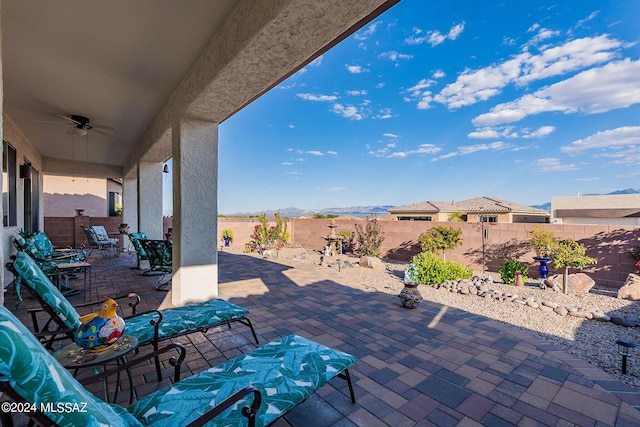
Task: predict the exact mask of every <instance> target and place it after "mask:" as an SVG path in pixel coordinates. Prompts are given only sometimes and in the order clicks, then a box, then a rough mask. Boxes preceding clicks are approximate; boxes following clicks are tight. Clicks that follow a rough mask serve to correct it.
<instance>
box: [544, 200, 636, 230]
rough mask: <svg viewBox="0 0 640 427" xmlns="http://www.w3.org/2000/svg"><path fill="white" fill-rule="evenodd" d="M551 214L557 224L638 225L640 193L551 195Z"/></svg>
mask: <svg viewBox="0 0 640 427" xmlns="http://www.w3.org/2000/svg"><path fill="white" fill-rule="evenodd" d="M551 217H552V222H554V223H559V224H598V225H640V194H607V195H602V196H569V197H552V198H551Z"/></svg>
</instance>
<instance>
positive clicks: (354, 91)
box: [347, 89, 367, 96]
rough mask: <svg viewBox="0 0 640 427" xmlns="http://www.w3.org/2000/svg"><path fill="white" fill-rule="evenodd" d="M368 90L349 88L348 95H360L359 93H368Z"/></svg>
mask: <svg viewBox="0 0 640 427" xmlns="http://www.w3.org/2000/svg"><path fill="white" fill-rule="evenodd" d="M366 94H367V91H366V90H364V89H362V90H348V91H347V95H351V96H358V95H366Z"/></svg>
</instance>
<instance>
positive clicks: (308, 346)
mask: <svg viewBox="0 0 640 427" xmlns="http://www.w3.org/2000/svg"><path fill="white" fill-rule="evenodd" d="M0 340H1V341H2V342H3V344H4V345H2V346H0V391H2V393H3V394H4V396H7V397H8V398H10V399H11V400H12V401H14V402H18V403H21V404H22V405H21V407H29V408H32V407H33V408H37V409H38V410H39V411H33V412H32V411H23V412H27V415H29V416H31V417H33V418H35V419H36V421H37V422H38V423H40V424H41V425H51V424H55V425H70V426H94V425H105V426H106V425H109V426H143V425H144V426H160V425H162V426H165V425H175V426H187V425H197V426H202V425H205V424H207V423H209V422H211V425H229V426H231V425H233V426H240V425H247V424H248V425H249V426H266V425H269V424H271V423H273V422H274V421H275V420H277V419H278V418H280V417H281V416H282V415H284V414H285V413H287V412H288V411H289V410H291V409H293V408H294V407H295V406H296V405H298V404H299V403H300V402H302V401H303V400H305V399H306V398H308V397H309V396H311V394H313V393H314V392H315V391H316V390H318V389H319V388H320V387H322V386H323V385H324V384H326V383H327V382H329V381H330V380H332V379H333V378H335V377H336V376H337V377H340V378H343V379H345V380H346V381H347V384H348V386H349V392H350V395H351V401H352V403H355V396H354V393H353V386H352V383H351V377H350V375H349V370H348V369H349V368H350V367H351V366H353V365H354V364H355V363H356V362H357V359H356V358H355V357H353V356H351V355H349V354H347V353H343V352H340V351H337V350H334V349H331V348H329V347H325V346H323V345H321V344H318V343H315V342H313V341H310V340H308V339H305V338H302V337H299V336H296V335H289V336H287V337H285V338H282V339H279V340H276V341H272V342H270V343H268V344H265V345H263V346H262V347H259V348H257V349H255V350H253V351H252V352H250V353H247V354H243V355H240V356H237V357H235V358H233V359H230V360H227V361H226V362H223V363H222V364H220V365H218V366H215V367H213V368H210V369H208V370H206V371H203V372H200V373H198V374H196V375H193V376H191V377H189V378H186V379H183V380H181V381H177V382H175V383H174V384H171V385H169V386H167V387H164V388H162V389H160V390H157V391H155V392H152V393H151V394H149V395H147V396H144V397H142V398H140V399H139V400H138V401H137V402H135V403H133V404H132V405H129V407H128V408H126V409H125V408H123V407H121V406H118V405H115V404H108V403H106V402H105V401H103V400H101V399H99V398H97V397H96V396H94V395H93V394H92V393H90V392H89V391H88V390H87V389H86V388H84V387H83V385H82V384H81V383H80V382H78V380H76V379H75V378H74V377H73V375H71V372H70V371H68V370H66V369H65V368H63V367H62V365H60V363H58V361H57V360H56V359H55V358H54V357H53V356H52V355H51V354H49V353H47V351H46V350H45V349H44V348H43V347H42V345H41V344H40V343H39V342H38V341H37V340H36V339H35V338H34V337H33V336H31V335H30V333H29V331H28V330H27V329H26V328H25V326H24V325H22V324H21V323H20V321H19V320H18V319H17V318H16V317H15V316H14V315H13V314H11V313H10V312H9V311H8V310H7V309H6V308H5V307H0ZM157 353H158V352H154V354H156V355H157ZM145 360H147V357H139V358H137V359H136V360H133V361H130V362H128V363H125V364H124V365H120V366H118V367H116V368H115V369H112V370H109V371H106V372H103V373H101V374H99V375H96V376H94V377H92V378H90V379H89V380H88V381H83V382H85V383H87V382H89V383H91V382H97V381H101V380H103V379H104V378H105V377H106V376H109V375H112V374H114V373H116V372H121V371H123V370H128V369H130V368H131V366H132V365H135V364H138V363H141V362H143V361H145ZM179 362H180V360H175V359H174V363H173V364H174V365H179ZM175 373H176V375H178V373H179V369H177V368H176V369H175ZM26 403H28V404H29V406H26V405H25V404H26ZM59 405H62V408H63V409H64V408H67V407H69V408H78V410H59V408H60V407H59ZM67 405H68V406H67ZM2 417H3V420H2V421H3V425H4V424H5V423H7V424H9V423H10V422H11V419H10V414H9V413H5V411H3V413H2Z"/></svg>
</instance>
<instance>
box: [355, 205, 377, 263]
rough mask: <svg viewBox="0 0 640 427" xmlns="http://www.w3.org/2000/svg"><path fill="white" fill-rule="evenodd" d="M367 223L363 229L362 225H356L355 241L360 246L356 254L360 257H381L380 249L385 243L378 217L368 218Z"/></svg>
mask: <svg viewBox="0 0 640 427" xmlns="http://www.w3.org/2000/svg"><path fill="white" fill-rule="evenodd" d="M366 221H367V223H366V225H365V226H364V227H363V226H362V225H361V224H356V225H355V227H356V233H355V241H356V243H357V244H358V247H357V249H356V254H357V255H360V256H365V255H369V256H375V257H379V256H380V247H381V246H382V242H383V241H384V237H383V236H382V235H383V234H384V233H383V232H382V230H381V229H380V224H379V223H378V219H377V218H376V216H375V215H374V216H371V217H369V216H367V219H366Z"/></svg>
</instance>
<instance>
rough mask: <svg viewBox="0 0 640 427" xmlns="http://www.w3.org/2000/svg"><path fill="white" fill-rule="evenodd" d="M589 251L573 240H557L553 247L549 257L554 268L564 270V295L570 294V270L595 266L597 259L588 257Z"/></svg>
mask: <svg viewBox="0 0 640 427" xmlns="http://www.w3.org/2000/svg"><path fill="white" fill-rule="evenodd" d="M586 253H587V250H586V248H585V247H584V245H583V244H582V243H578V242H576V241H575V240H573V239H571V238H568V237H567V238H564V239H560V240H556V242H555V244H554V245H553V246H552V247H551V252H550V254H549V256H550V257H551V258H552V261H551V263H552V265H553V268H564V274H563V275H562V286H563V289H564V293H565V294H566V293H567V292H568V289H567V281H568V276H569V268H584V267H585V266H587V265H589V264H595V263H597V262H598V260H597V259H595V258H591V257H589V256H587V255H586Z"/></svg>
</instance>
